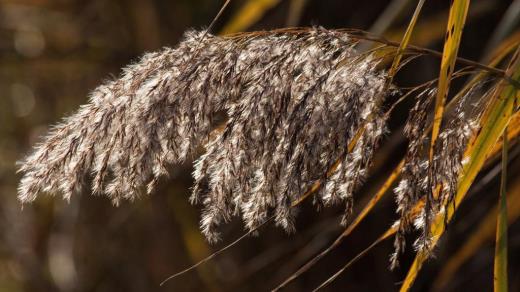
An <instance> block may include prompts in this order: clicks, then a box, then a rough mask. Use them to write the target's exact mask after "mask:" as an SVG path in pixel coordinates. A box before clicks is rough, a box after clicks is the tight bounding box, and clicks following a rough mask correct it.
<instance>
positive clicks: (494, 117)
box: [401, 48, 520, 291]
mask: <svg viewBox="0 0 520 292" xmlns="http://www.w3.org/2000/svg"><path fill="white" fill-rule="evenodd" d="M519 49H520V48H519ZM519 49H517V51H516V52H515V54H514V56H513V58H512V60H511V63H510V65H509V66H508V70H507V75H508V76H510V77H511V78H512V79H513V80H515V81H518V80H520V65H519V61H518V53H519ZM519 98H520V95H517V89H516V88H515V87H514V86H513V85H511V84H509V83H508V82H506V81H505V80H501V81H500V82H499V84H498V85H497V87H496V90H495V93H494V94H493V96H492V98H491V103H490V104H489V106H488V107H487V110H486V112H485V113H484V116H483V118H482V120H481V129H480V131H479V132H478V133H477V136H476V138H475V139H474V140H473V141H472V143H471V144H470V145H468V147H467V149H466V152H465V154H464V157H466V158H467V159H468V162H467V163H466V164H465V165H464V167H463V169H462V175H461V177H460V178H459V184H458V189H457V193H456V195H455V204H453V205H452V204H450V205H449V206H448V208H447V212H446V213H440V214H438V215H437V216H436V217H435V219H434V221H433V223H432V225H431V229H430V230H431V231H430V234H431V236H432V246H435V244H436V243H437V241H438V240H439V238H440V236H441V235H442V233H443V232H444V228H445V222H446V221H449V220H450V219H451V218H452V216H453V214H454V212H455V208H456V206H458V205H460V203H461V201H462V200H463V199H464V196H465V195H466V193H467V191H468V190H469V188H470V186H471V184H472V183H473V180H474V179H475V177H476V176H477V174H478V172H479V171H480V169H481V168H482V166H483V165H484V162H485V161H486V159H487V157H488V156H489V155H490V152H491V150H492V149H493V147H494V145H495V144H496V143H497V141H498V139H499V137H500V136H501V135H502V133H503V132H504V129H505V128H506V126H507V124H508V123H509V121H510V120H511V116H512V114H513V110H514V109H516V108H517V104H518V99H519ZM445 216H447V217H446V218H445ZM446 219H447V220H446ZM427 258H428V255H427V254H426V252H422V251H419V252H418V253H417V255H416V257H415V260H414V262H413V264H412V266H411V267H410V269H409V271H408V274H407V276H406V278H405V280H404V282H403V285H402V286H401V291H408V290H409V289H410V288H411V286H412V284H413V282H414V280H415V278H416V277H417V273H418V272H419V270H420V269H421V267H422V265H423V263H424V261H425V260H426V259H427Z"/></svg>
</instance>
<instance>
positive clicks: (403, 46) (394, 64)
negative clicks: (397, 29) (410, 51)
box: [388, 0, 425, 82]
mask: <svg viewBox="0 0 520 292" xmlns="http://www.w3.org/2000/svg"><path fill="white" fill-rule="evenodd" d="M424 2H425V0H419V2H418V3H417V7H416V8H415V11H414V13H413V16H412V18H411V19H410V23H409V24H408V28H406V32H405V33H404V35H403V39H402V40H401V43H400V44H399V48H397V53H396V56H395V57H394V60H393V62H392V66H391V67H390V70H389V71H388V75H389V76H390V82H391V80H392V78H393V77H394V75H395V73H397V68H399V63H401V59H402V57H403V52H404V51H405V50H406V48H407V47H408V44H409V43H410V38H411V36H412V32H413V30H414V28H415V24H416V23H417V19H418V18H419V14H420V13H421V9H422V7H423V5H424Z"/></svg>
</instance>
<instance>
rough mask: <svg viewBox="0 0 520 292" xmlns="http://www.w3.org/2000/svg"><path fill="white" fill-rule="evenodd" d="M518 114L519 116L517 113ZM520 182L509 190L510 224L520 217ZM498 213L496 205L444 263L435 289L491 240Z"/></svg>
mask: <svg viewBox="0 0 520 292" xmlns="http://www.w3.org/2000/svg"><path fill="white" fill-rule="evenodd" d="M517 116H519V115H518V114H517ZM511 128H513V125H512V123H511V124H510V125H509V126H508V132H509V135H508V136H510V133H511V130H510V129H511ZM519 194H520V183H516V184H514V185H513V186H512V187H511V189H510V191H509V192H508V198H507V203H508V211H507V217H508V222H509V224H512V223H513V222H515V221H516V220H518V218H519V217H520V196H519ZM497 213H498V207H497V206H495V207H494V208H493V209H492V210H490V211H489V213H488V214H487V215H486V216H485V217H484V219H483V220H482V221H481V223H480V224H479V225H478V226H477V228H475V231H474V232H473V233H472V234H471V235H470V236H469V237H468V239H467V240H466V242H464V245H463V246H462V247H461V248H460V249H458V250H457V251H456V252H455V253H454V254H453V255H452V256H451V257H450V259H449V260H448V262H447V263H446V264H443V269H442V270H441V272H440V273H439V275H438V276H437V278H436V279H435V281H433V283H435V284H434V287H433V289H432V290H433V291H443V290H444V288H445V287H446V284H448V283H449V282H450V280H451V279H452V277H453V276H454V275H456V272H457V270H458V269H459V268H460V267H461V266H462V265H463V264H464V263H465V262H466V261H467V260H468V259H470V258H471V257H472V256H473V255H474V254H475V253H476V252H477V251H478V250H479V249H480V247H481V246H482V245H484V244H485V243H486V242H488V241H489V240H491V238H492V237H493V236H494V235H495V232H496V218H497Z"/></svg>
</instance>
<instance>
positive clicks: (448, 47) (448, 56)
mask: <svg viewBox="0 0 520 292" xmlns="http://www.w3.org/2000/svg"><path fill="white" fill-rule="evenodd" d="M468 8H469V0H454V1H452V2H451V8H450V15H449V17H448V27H447V29H446V38H445V40H444V50H443V53H442V60H441V69H440V74H439V86H438V89H437V97H436V98H435V113H434V120H433V128H432V139H431V147H430V162H431V161H432V159H433V149H434V147H433V146H434V145H435V142H436V141H437V137H438V136H439V131H440V128H441V122H442V116H443V114H444V104H445V102H446V98H447V96H448V89H449V86H450V81H451V76H452V74H453V70H454V68H455V60H456V58H457V53H458V50H459V45H460V39H461V37H462V29H463V28H464V23H465V22H466V16H467V14H468Z"/></svg>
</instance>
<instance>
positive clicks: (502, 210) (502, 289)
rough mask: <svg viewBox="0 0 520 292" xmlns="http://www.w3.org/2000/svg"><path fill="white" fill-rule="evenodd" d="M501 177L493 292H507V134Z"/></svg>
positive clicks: (505, 134) (503, 146)
mask: <svg viewBox="0 0 520 292" xmlns="http://www.w3.org/2000/svg"><path fill="white" fill-rule="evenodd" d="M503 137H504V139H503V145H502V177H501V179H500V197H499V201H498V215H497V233H496V244H495V261H494V262H495V263H494V269H493V275H494V276H493V279H494V281H493V284H494V285H493V286H494V291H495V292H506V291H507V195H506V184H507V160H508V159H507V150H508V143H507V132H506V133H504V135H503Z"/></svg>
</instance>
